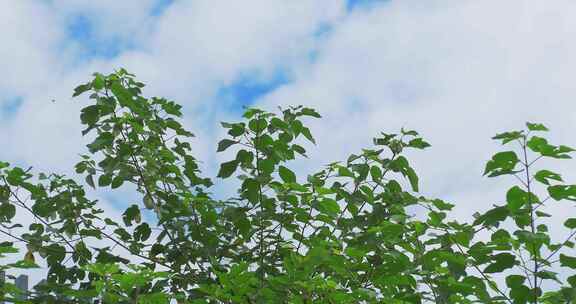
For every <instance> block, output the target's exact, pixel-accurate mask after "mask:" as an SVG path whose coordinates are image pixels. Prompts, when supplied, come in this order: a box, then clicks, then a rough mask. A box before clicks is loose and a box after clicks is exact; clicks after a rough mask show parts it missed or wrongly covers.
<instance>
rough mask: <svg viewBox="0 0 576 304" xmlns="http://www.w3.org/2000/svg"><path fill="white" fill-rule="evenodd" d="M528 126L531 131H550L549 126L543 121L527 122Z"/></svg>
mask: <svg viewBox="0 0 576 304" xmlns="http://www.w3.org/2000/svg"><path fill="white" fill-rule="evenodd" d="M526 127H528V130H530V131H548V128H546V127H545V126H544V125H543V124H541V123H531V122H527V123H526Z"/></svg>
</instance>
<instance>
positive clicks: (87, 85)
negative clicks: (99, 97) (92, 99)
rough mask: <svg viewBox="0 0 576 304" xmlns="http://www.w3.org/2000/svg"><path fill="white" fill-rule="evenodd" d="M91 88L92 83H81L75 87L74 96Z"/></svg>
mask: <svg viewBox="0 0 576 304" xmlns="http://www.w3.org/2000/svg"><path fill="white" fill-rule="evenodd" d="M91 88H92V84H91V83H85V84H81V85H79V86H77V87H76V88H75V89H74V94H72V97H76V96H78V95H80V94H82V93H84V92H86V91H89V90H90V89H91Z"/></svg>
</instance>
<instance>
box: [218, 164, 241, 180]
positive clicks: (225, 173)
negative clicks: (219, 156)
mask: <svg viewBox="0 0 576 304" xmlns="http://www.w3.org/2000/svg"><path fill="white" fill-rule="evenodd" d="M237 167H238V161H237V160H232V161H229V162H225V163H222V164H221V165H220V171H218V175H217V177H220V178H227V177H229V176H230V175H232V174H233V173H234V172H235V171H236V168H237Z"/></svg>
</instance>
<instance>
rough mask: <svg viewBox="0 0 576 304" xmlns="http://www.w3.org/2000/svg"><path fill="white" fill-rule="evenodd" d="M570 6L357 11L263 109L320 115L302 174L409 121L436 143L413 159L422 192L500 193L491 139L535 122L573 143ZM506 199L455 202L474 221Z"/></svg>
mask: <svg viewBox="0 0 576 304" xmlns="http://www.w3.org/2000/svg"><path fill="white" fill-rule="evenodd" d="M573 6H574V4H572V2H570V1H561V2H560V3H559V4H558V5H556V6H547V5H544V4H543V3H540V2H537V1H509V2H506V3H505V4H503V3H496V2H495V1H483V2H475V1H459V2H445V1H427V2H425V3H424V2H421V1H420V2H419V1H390V2H387V3H383V4H382V5H379V6H375V7H374V8H373V9H371V10H359V11H356V12H354V13H353V14H352V15H351V16H349V17H348V18H346V20H344V21H343V22H342V23H340V24H339V25H338V26H337V27H335V28H334V29H333V30H332V31H331V32H330V34H329V35H328V36H327V37H325V39H324V40H323V43H322V44H321V46H320V47H319V49H318V55H317V58H316V61H315V62H313V63H312V64H304V65H301V66H300V67H299V68H298V70H297V72H296V73H295V75H296V76H295V77H294V79H295V81H294V82H293V83H291V84H289V85H285V86H282V87H281V88H279V89H278V90H276V91H274V92H273V93H271V94H270V95H268V96H266V97H265V98H263V99H262V100H260V102H259V104H260V105H261V106H263V107H265V108H273V106H275V105H288V104H294V103H299V102H300V103H303V104H308V105H312V106H314V107H317V108H318V109H319V110H320V112H321V113H322V114H323V115H324V119H322V120H321V121H319V122H317V123H316V122H315V123H314V124H313V126H314V127H313V130H315V132H316V133H317V137H318V139H319V140H318V141H319V147H318V149H317V150H316V152H314V154H313V157H312V158H313V159H312V160H310V161H309V162H305V163H304V164H303V165H302V167H309V166H310V165H312V164H314V163H317V162H318V160H319V159H322V160H325V162H328V161H331V160H332V159H342V158H343V157H344V156H345V155H347V154H348V153H350V152H353V151H355V150H358V149H359V148H360V147H361V146H363V145H367V144H369V140H370V138H371V137H372V136H373V135H376V134H378V132H379V131H386V132H393V131H395V130H398V129H399V128H400V127H402V126H404V127H408V128H412V129H417V130H419V131H421V133H422V134H423V135H424V136H425V138H427V139H429V140H430V142H431V143H432V145H433V147H432V148H431V149H429V151H427V152H423V153H419V154H415V155H414V158H415V162H416V167H417V168H419V169H420V170H419V171H420V172H422V174H423V181H422V183H423V189H424V191H425V192H426V193H429V194H433V195H438V196H442V197H448V198H450V197H456V196H461V195H463V194H467V193H470V194H471V193H473V192H474V191H477V189H491V188H492V187H497V188H502V187H501V185H502V181H501V180H500V181H498V182H492V181H488V180H486V179H484V178H482V177H481V173H482V169H483V165H484V163H485V161H486V160H487V159H488V158H489V156H490V153H491V152H493V151H496V150H497V149H499V147H498V146H497V145H496V144H493V143H492V142H491V140H490V137H491V136H493V135H494V134H495V133H497V132H500V131H504V130H508V129H518V128H522V127H523V126H524V121H526V120H535V121H542V122H544V123H548V124H549V125H550V127H551V128H552V130H553V131H554V133H552V134H551V135H552V136H553V138H554V139H555V140H556V141H557V142H559V143H568V144H569V143H570V142H571V138H570V130H571V129H572V128H573V127H574V114H573V112H574V111H573V110H574V106H573V100H574V99H575V98H576V89H574V86H572V85H571V80H570V79H571V78H572V76H571V75H573V73H574V71H575V68H576V61H574V60H569V58H571V56H570V55H569V54H570V53H572V52H573V51H576V39H574V38H573V37H572V36H571V35H570V34H569V33H570V32H572V31H573V30H575V29H576V23H575V22H574V21H573V18H571V16H570V14H569V13H568V12H569V11H570V10H571V8H572V7H573ZM496 7H497V8H498V9H497V10H495V9H494V8H496ZM487 20H489V22H488V21H487ZM571 168H573V166H572V167H571ZM510 182H513V180H510ZM502 196H503V195H502V193H501V192H499V194H498V195H496V196H488V197H484V198H483V199H485V200H486V201H484V202H481V203H479V204H475V205H474V206H475V207H477V208H470V204H469V203H468V202H467V201H470V200H472V201H474V202H476V200H477V199H475V198H474V196H470V195H464V197H467V198H468V199H466V200H464V202H457V203H458V205H459V206H460V208H459V209H460V212H461V214H463V215H468V216H469V215H471V213H472V210H477V209H482V208H487V207H489V205H490V204H491V203H495V202H497V201H501V199H502Z"/></svg>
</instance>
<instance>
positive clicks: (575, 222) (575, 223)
mask: <svg viewBox="0 0 576 304" xmlns="http://www.w3.org/2000/svg"><path fill="white" fill-rule="evenodd" d="M564 226H565V227H566V228H570V229H576V218H569V219H567V220H566V221H565V222H564Z"/></svg>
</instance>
